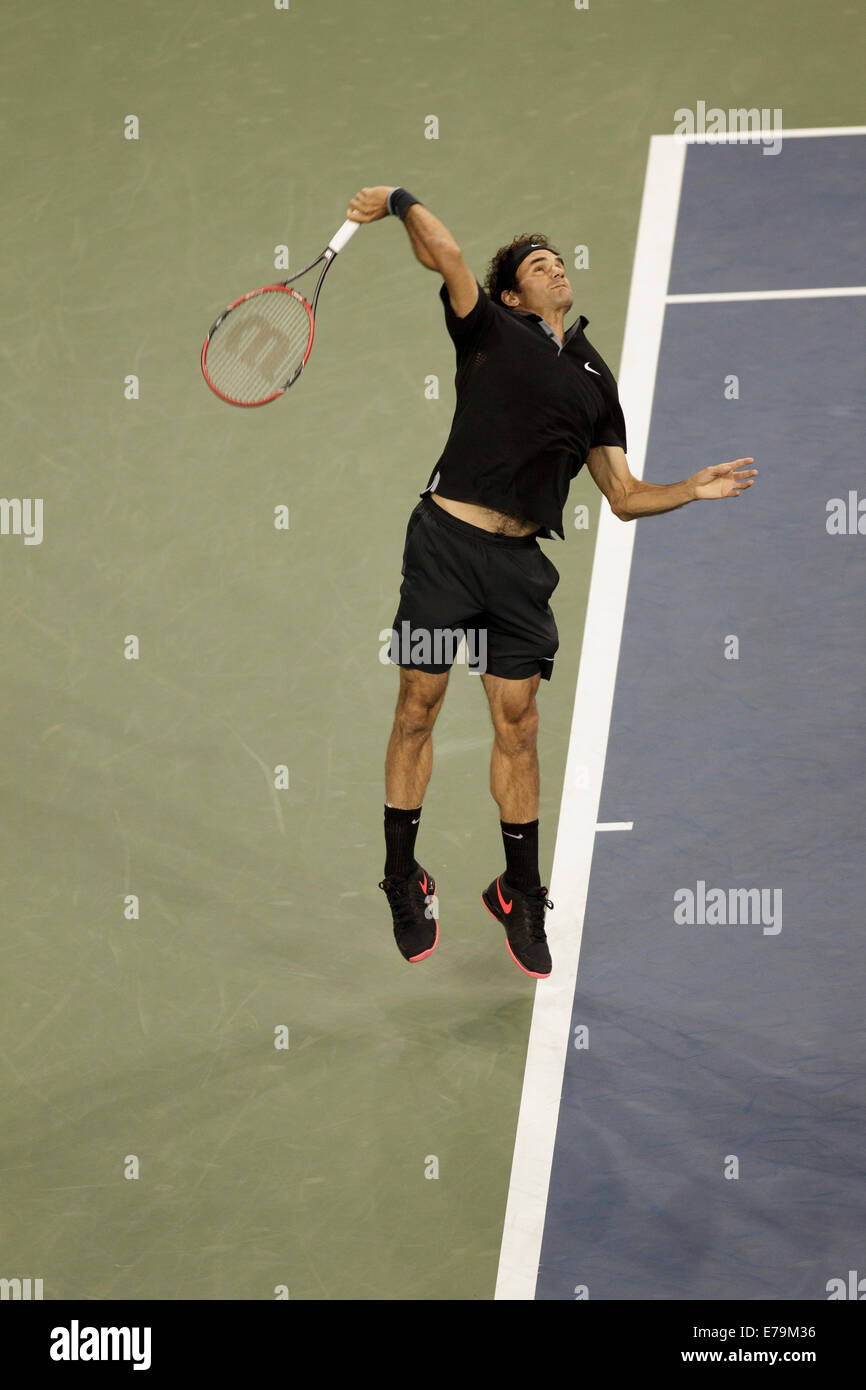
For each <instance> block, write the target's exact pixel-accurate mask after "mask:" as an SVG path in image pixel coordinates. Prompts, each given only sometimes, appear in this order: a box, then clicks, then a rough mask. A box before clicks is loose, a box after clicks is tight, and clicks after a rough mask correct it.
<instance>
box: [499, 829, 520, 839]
mask: <svg viewBox="0 0 866 1390" xmlns="http://www.w3.org/2000/svg"><path fill="white" fill-rule="evenodd" d="M502 833H503V835H507V836H508V838H509V840H522V839H523V836H522V835H512V833H511V831H510V830H503V832H502Z"/></svg>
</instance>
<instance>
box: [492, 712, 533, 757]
mask: <svg viewBox="0 0 866 1390" xmlns="http://www.w3.org/2000/svg"><path fill="white" fill-rule="evenodd" d="M495 729H496V739H497V742H498V744H499V746H500V748H501V749H502V751H503V752H504V753H506V754H507V755H508V756H509V757H516V756H517V755H518V754H521V753H530V752H533V751H534V749H535V747H536V744H537V742H538V707H537V705H536V703H535V700H534V699H533V700H530V701H528V702H527V703H526V704H521V705H518V706H513V707H511V708H509V709H503V710H500V711H498V713H497V717H496V720H495Z"/></svg>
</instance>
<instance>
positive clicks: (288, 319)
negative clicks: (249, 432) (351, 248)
mask: <svg viewBox="0 0 866 1390" xmlns="http://www.w3.org/2000/svg"><path fill="white" fill-rule="evenodd" d="M360 226H361V223H360V222H350V221H346V222H344V223H343V225H342V227H341V228H340V230H339V231H338V232H337V233H336V234H335V235H334V236H332V237H331V240H330V241H329V242H328V244H327V246H326V247H325V249H324V251H323V252H322V253H321V255H319V256H317V257H316V259H315V260H314V261H310V264H309V265H305V266H304V268H303V270H299V271H298V272H297V274H295V275H292V276H291V277H290V279H288V280H284V281H283V283H282V284H280V285H265V286H264V288H263V289H260V290H252V291H251V292H250V293H249V294H245V295H243V296H242V298H241V299H236V300H235V302H234V304H230V305H229V306H228V308H227V309H224V310H223V312H222V313H221V314H220V316H219V318H218V319H217V320H216V322H215V323H214V324H212V325H211V328H210V330H209V332H208V335H207V337H206V338H205V342H204V347H203V348H202V350H201V369H202V372H203V373H204V379H205V381H206V382H207V384H208V386H209V387H210V388H211V390H212V391H215V392H216V393H217V395H218V396H219V397H220V400H223V401H228V403H229V405H266V404H267V402H268V401H275V400H276V399H277V396H282V395H283V393H284V392H285V391H288V389H289V387H290V386H291V385H293V383H294V382H296V381H297V379H298V377H299V376H300V375H301V372H302V371H303V369H304V367H305V366H306V365H307V358H308V357H309V355H310V352H311V350H312V347H313V334H314V333H315V331H316V305H317V303H318V302H319V292H320V290H321V288H322V283H323V281H324V279H325V276H326V275H327V273H328V271H329V269H330V267H331V263H332V261H333V260H334V257H335V256H336V255H337V254H338V253H339V252H340V251H342V249H343V247H344V246H345V245H346V242H347V241H349V239H350V238H351V237H353V236H354V235H355V233H356V232H357V230H358V228H359V227H360ZM320 261H324V265H323V266H322V270H321V274H320V275H319V280H318V284H317V285H316V288H315V292H314V294H313V302H312V303H311V304H309V303H308V302H307V300H306V299H305V298H304V296H303V295H302V294H301V293H300V292H299V291H298V290H296V289H293V288H292V286H293V285H294V283H295V281H296V280H300V278H301V276H302V275H306V274H307V272H308V271H310V270H312V269H313V268H314V267H315V266H317V265H318V264H319V263H320Z"/></svg>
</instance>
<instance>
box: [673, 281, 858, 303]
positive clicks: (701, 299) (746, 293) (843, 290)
mask: <svg viewBox="0 0 866 1390" xmlns="http://www.w3.org/2000/svg"><path fill="white" fill-rule="evenodd" d="M855 294H866V285H833V286H828V287H827V288H826V289H817V290H722V291H720V292H719V293H718V294H668V295H666V296H665V303H666V304H724V303H725V302H726V301H727V300H731V301H732V302H733V301H736V300H742V299H847V298H848V297H849V296H851V295H855Z"/></svg>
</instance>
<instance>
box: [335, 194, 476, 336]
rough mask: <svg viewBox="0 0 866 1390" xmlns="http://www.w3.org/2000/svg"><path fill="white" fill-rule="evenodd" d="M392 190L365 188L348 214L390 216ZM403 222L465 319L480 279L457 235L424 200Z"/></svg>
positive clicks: (370, 218)
mask: <svg viewBox="0 0 866 1390" xmlns="http://www.w3.org/2000/svg"><path fill="white" fill-rule="evenodd" d="M393 190H394V186H393V185H391V186H386V185H382V186H379V187H377V188H362V189H361V190H360V192H358V193H356V194H355V196H354V198H353V199H352V201H351V202H350V204H349V207H348V211H347V213H346V216H347V217H348V218H349V219H350V220H351V221H353V222H377V221H378V220H379V218H380V217H387V216H388V194H389V193H392V192H393ZM403 225H404V227H405V228H406V231H407V232H408V234H409V240H410V241H411V243H412V250H413V251H414V252H415V255H416V256H417V258H418V260H419V261H420V262H421V264H422V265H424V266H426V267H427V269H428V270H435V271H437V272H438V274H440V275H441V276H442V278H443V280H444V281H445V284H446V285H447V286H448V298H449V299H450V300H451V307H452V309H453V310H454V312H455V314H456V315H457V317H458V318H465V317H466V315H467V314H468V313H470V311H471V310H472V309H474V307H475V304H476V301H477V299H478V282H477V280H476V279H475V276H474V275H473V274H472V271H471V270H470V269H469V267H468V265H467V264H466V262H465V261H464V259H463V252H462V251H461V250H460V247H459V246H458V244H457V242H456V241H455V239H454V237H453V236H452V235H451V233H450V232H449V230H448V228H447V227H446V226H445V224H444V222H440V221H439V218H438V217H435V216H434V214H433V213H432V212H431V211H430V209H429V208H426V207H424V206H423V205H422V204H421V203H413V204H412V206H411V207H410V208H409V210H408V212H407V213H406V216H405V218H404V219H403Z"/></svg>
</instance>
